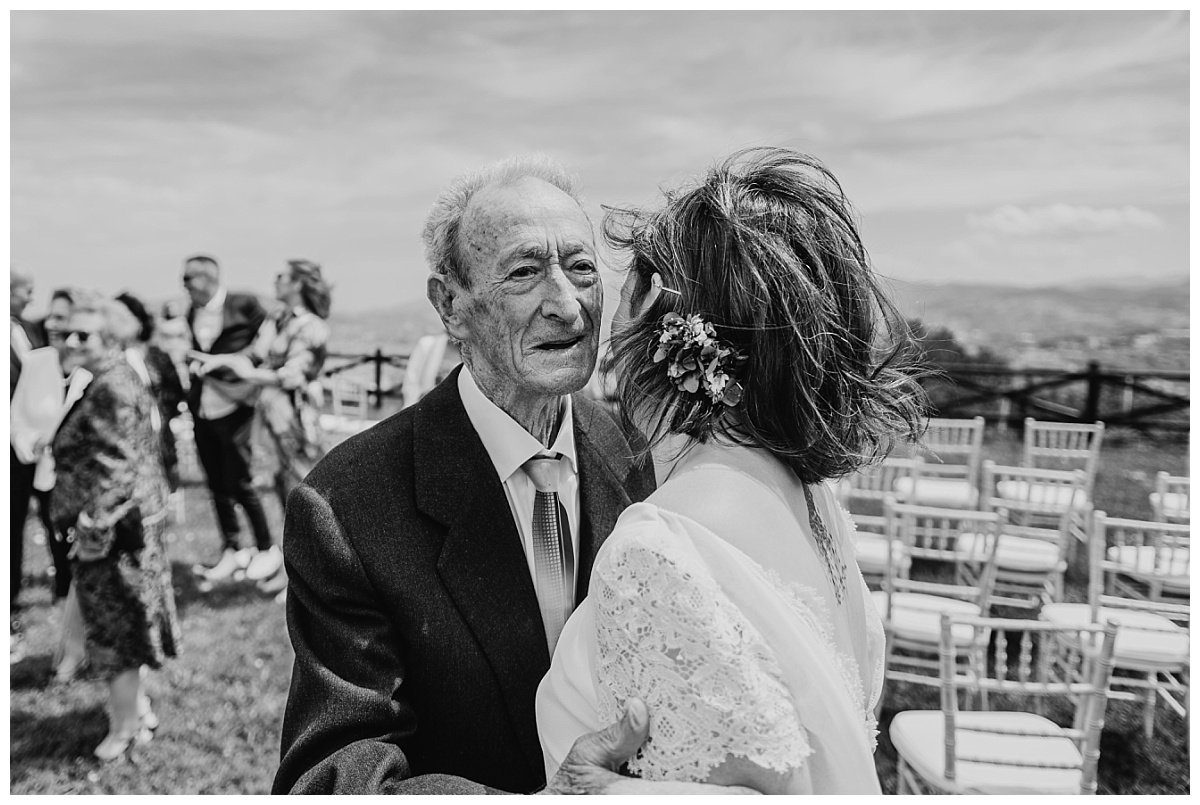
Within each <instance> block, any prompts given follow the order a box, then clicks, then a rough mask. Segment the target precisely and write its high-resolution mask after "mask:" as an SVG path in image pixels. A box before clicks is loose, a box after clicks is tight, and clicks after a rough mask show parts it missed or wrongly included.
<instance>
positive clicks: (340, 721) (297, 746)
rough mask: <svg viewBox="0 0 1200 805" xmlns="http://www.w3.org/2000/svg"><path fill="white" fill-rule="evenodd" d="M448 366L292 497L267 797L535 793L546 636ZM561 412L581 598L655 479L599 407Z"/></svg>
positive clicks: (508, 517)
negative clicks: (282, 697) (601, 555)
mask: <svg viewBox="0 0 1200 805" xmlns="http://www.w3.org/2000/svg"><path fill="white" fill-rule="evenodd" d="M459 371H461V370H460V369H456V370H455V371H454V372H452V373H451V374H450V376H449V377H448V378H447V379H446V380H445V381H443V382H442V383H441V384H440V385H439V386H438V387H437V388H435V389H434V390H433V391H431V392H430V393H429V394H428V395H427V396H426V397H425V398H424V399H422V400H421V401H420V402H419V403H417V404H416V405H414V406H412V407H410V408H407V409H405V410H403V411H401V412H400V413H398V414H396V415H394V416H392V417H390V418H388V419H386V420H384V421H383V422H381V423H380V424H378V425H376V426H375V427H373V428H371V429H370V430H368V431H366V432H365V433H362V434H359V435H358V436H355V437H353V438H351V439H349V440H348V441H346V442H344V443H343V444H341V445H339V446H338V447H337V448H335V449H334V450H332V451H331V452H330V453H329V455H328V456H327V457H326V458H325V459H324V460H323V461H322V462H321V463H320V464H318V465H317V467H316V468H315V469H314V470H313V471H312V473H310V474H309V476H308V477H307V478H306V479H305V482H304V483H303V484H301V485H300V486H298V487H297V488H296V489H295V490H294V491H293V492H292V494H291V496H290V497H289V499H288V508H287V521H286V524H285V526H284V543H283V547H284V555H285V557H286V560H287V573H288V578H289V588H288V604H287V620H288V631H289V633H290V635H291V639H292V646H293V648H294V649H295V651H296V661H295V667H294V670H293V672H292V684H291V691H290V692H289V695H288V703H287V710H286V713H285V715H284V722H283V751H282V763H281V765H280V767H279V771H278V774H277V775H276V777H275V784H274V791H275V793H282V792H288V791H292V792H305V793H364V792H375V793H379V792H404V793H435V792H436V793H451V792H454V793H485V792H486V789H485V788H484V787H483V786H489V787H493V788H496V789H500V790H502V791H509V792H520V793H527V792H530V791H533V790H536V789H538V788H539V787H541V786H542V785H544V783H545V771H544V768H543V763H542V753H541V746H540V744H539V742H538V736H537V726H536V720H535V717H534V693H535V692H536V690H537V686H538V683H539V682H540V681H541V678H542V676H543V675H544V674H545V673H546V671H547V670H548V669H549V666H550V657H549V653H548V652H547V649H546V638H545V632H544V630H543V627H542V620H541V615H540V612H539V610H538V604H537V598H536V596H535V593H534V589H533V581H532V580H531V579H530V575H529V569H528V566H527V565H526V561H525V554H524V551H523V549H522V547H521V542H520V537H519V535H518V532H517V526H516V524H515V523H514V522H513V518H512V513H511V511H510V509H509V506H508V501H507V499H506V498H505V495H504V489H503V487H502V485H501V482H500V479H499V478H498V477H497V476H496V470H495V468H494V467H493V466H492V463H491V460H490V459H489V458H488V454H487V451H486V450H485V448H484V446H483V443H482V442H481V441H480V439H479V437H478V435H477V434H476V432H475V430H474V428H473V427H472V426H471V423H470V420H469V419H468V418H467V413H466V410H465V409H464V408H463V405H462V400H461V398H460V397H459V394H458V385H457V384H458V372H459ZM573 406H574V418H575V440H576V441H575V444H576V450H577V458H578V465H579V476H580V477H579V489H580V511H581V515H582V516H581V528H580V532H581V533H580V546H579V560H580V562H579V589H578V591H577V593H578V594H577V600H580V599H582V598H583V596H584V595H585V594H586V590H587V581H588V576H589V575H590V574H591V569H592V561H593V559H594V558H595V555H596V551H597V550H598V548H599V546H600V543H601V542H602V541H603V540H604V538H605V537H607V536H608V534H609V532H610V531H611V530H612V527H613V525H614V524H615V522H616V519H617V517H618V515H619V514H620V513H621V511H622V510H624V509H625V508H626V507H627V506H628V505H630V504H631V503H633V502H635V501H638V500H642V499H643V498H645V496H646V495H648V494H649V493H650V492H651V491H652V489H653V473H652V472H651V471H650V470H649V468H648V467H642V466H640V465H635V464H634V463H633V462H632V461H631V459H630V455H631V453H632V451H631V449H630V446H629V443H628V442H627V441H626V440H625V438H624V437H623V436H622V434H621V432H620V430H619V429H618V428H617V426H616V424H615V423H614V421H613V420H612V418H611V415H610V414H608V413H607V412H605V411H604V410H603V409H602V408H600V406H598V405H597V404H596V403H594V402H592V401H591V400H589V399H587V398H586V397H583V396H580V395H576V396H575V397H574V398H573ZM445 775H451V776H450V777H447V776H445ZM464 778H465V779H464Z"/></svg>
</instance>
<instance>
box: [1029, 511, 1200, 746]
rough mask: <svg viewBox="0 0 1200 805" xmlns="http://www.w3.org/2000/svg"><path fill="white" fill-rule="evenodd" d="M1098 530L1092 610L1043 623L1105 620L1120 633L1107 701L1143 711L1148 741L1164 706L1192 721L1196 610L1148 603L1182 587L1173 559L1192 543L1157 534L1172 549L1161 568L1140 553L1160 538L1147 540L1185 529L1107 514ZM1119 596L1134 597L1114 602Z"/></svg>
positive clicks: (1057, 608)
mask: <svg viewBox="0 0 1200 805" xmlns="http://www.w3.org/2000/svg"><path fill="white" fill-rule="evenodd" d="M1092 522H1093V525H1092V534H1091V535H1090V537H1089V540H1088V547H1089V550H1088V557H1089V560H1090V561H1089V577H1088V601H1087V603H1086V604H1069V603H1054V604H1047V605H1046V606H1043V607H1042V612H1041V618H1042V619H1043V620H1045V621H1048V622H1050V623H1053V624H1057V625H1060V626H1078V625H1080V624H1086V623H1096V622H1099V621H1100V620H1113V621H1116V622H1117V623H1118V624H1119V625H1120V629H1119V630H1118V632H1117V642H1116V648H1115V649H1114V653H1113V658H1114V659H1113V662H1114V665H1115V668H1116V673H1115V674H1114V676H1113V678H1112V684H1111V687H1112V692H1110V694H1109V696H1110V698H1113V699H1124V700H1132V701H1137V702H1140V703H1141V705H1142V731H1143V733H1144V734H1145V735H1146V737H1147V738H1149V737H1150V736H1152V735H1153V734H1154V721H1155V709H1156V706H1157V702H1158V700H1159V699H1162V700H1163V701H1164V702H1165V703H1166V705H1167V706H1168V707H1169V708H1170V709H1171V710H1173V711H1174V712H1175V713H1176V714H1178V715H1179V716H1181V717H1182V718H1185V719H1186V718H1187V716H1188V690H1189V687H1190V679H1189V677H1190V672H1191V654H1190V650H1189V646H1190V621H1191V608H1190V606H1189V605H1188V604H1186V603H1179V602H1172V601H1166V600H1162V599H1161V598H1160V599H1158V600H1154V599H1152V598H1149V597H1147V595H1148V593H1149V591H1151V590H1156V589H1157V590H1161V589H1162V588H1164V587H1167V586H1168V585H1171V584H1178V583H1179V581H1180V578H1179V576H1178V575H1177V571H1178V570H1179V569H1180V568H1179V567H1178V566H1176V565H1174V564H1173V562H1172V557H1177V556H1179V554H1178V553H1177V552H1178V551H1179V550H1181V549H1182V548H1184V547H1186V546H1184V545H1181V544H1179V541H1180V540H1187V538H1186V537H1183V536H1181V535H1180V534H1179V533H1178V532H1177V531H1172V533H1171V534H1170V535H1164V534H1163V533H1162V532H1159V537H1158V538H1157V541H1158V544H1159V545H1162V544H1169V545H1170V546H1171V547H1170V548H1169V549H1168V552H1166V553H1164V554H1162V561H1161V562H1160V561H1159V559H1158V554H1157V553H1156V554H1154V555H1153V556H1152V555H1149V554H1146V553H1143V552H1142V549H1144V548H1145V547H1147V546H1149V547H1151V548H1155V547H1156V538H1152V537H1150V538H1148V537H1146V536H1145V535H1146V534H1148V533H1153V532H1154V529H1172V530H1174V529H1179V528H1182V526H1179V525H1171V524H1166V523H1149V522H1145V521H1133V520H1120V519H1116V518H1108V517H1107V516H1106V515H1105V514H1104V512H1096V513H1095V514H1094V515H1093V520H1092ZM1110 533H1111V534H1112V535H1113V539H1110V538H1109V536H1110ZM1137 533H1140V534H1142V537H1141V539H1140V540H1135V539H1132V538H1130V536H1129V535H1130V534H1137ZM1128 548H1136V549H1138V552H1137V553H1134V554H1130V553H1129V552H1128V551H1126V550H1125V549H1128ZM1147 557H1150V558H1151V559H1153V561H1148V560H1147ZM1159 574H1161V576H1162V578H1161V579H1160V580H1157V581H1156V580H1155V579H1154V578H1153V576H1154V575H1159ZM1184 580H1186V576H1185V577H1184ZM1133 581H1135V582H1136V583H1131V582H1133ZM1118 591H1124V592H1127V593H1130V592H1132V593H1134V594H1133V595H1128V594H1127V595H1117V594H1115V593H1116V592H1118Z"/></svg>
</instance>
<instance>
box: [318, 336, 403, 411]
mask: <svg viewBox="0 0 1200 805" xmlns="http://www.w3.org/2000/svg"><path fill="white" fill-rule="evenodd" d="M408 356H409V353H407V352H398V353H394V354H385V353H384V351H383V350H381V349H377V350H375V351H374V352H372V353H368V354H362V353H356V352H330V353H329V354H328V355H327V356H326V362H325V368H324V369H323V370H322V372H321V377H322V378H330V377H335V376H337V375H340V374H342V373H344V372H347V371H349V370H351V369H354V368H356V367H359V366H364V365H368V364H369V365H370V366H371V367H372V372H371V376H372V377H373V379H374V382H372V383H368V384H367V395H368V396H369V397H370V400H371V404H372V405H373V406H374V407H376V408H379V407H380V406H382V405H383V399H384V397H399V396H400V386H401V384H400V383H393V384H391V385H386V386H385V385H384V378H383V368H384V367H385V366H390V367H394V368H396V369H398V370H400V371H401V372H403V371H404V369H405V368H406V367H407V366H408Z"/></svg>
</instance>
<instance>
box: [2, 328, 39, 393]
mask: <svg viewBox="0 0 1200 805" xmlns="http://www.w3.org/2000/svg"><path fill="white" fill-rule="evenodd" d="M17 323H18V324H20V325H21V329H22V330H24V331H25V337H26V338H28V339H29V345H30V346H31V347H33V348H34V349H37V348H38V347H44V346H46V344H47V343H49V342H48V341H47V340H46V327H45V325H43V324H42V323H41V322H40V321H29V320H27V319H21V318H18V319H17ZM8 361H9V363H8V366H9V370H8V399H10V400H11V399H12V396H13V392H14V391H16V390H17V380H18V379H19V378H20V377H21V359H20V358H19V357H17V351H16V350H15V349H13V346H12V344H11V343H9V345H8Z"/></svg>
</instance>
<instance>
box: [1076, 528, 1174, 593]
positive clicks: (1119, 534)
mask: <svg viewBox="0 0 1200 805" xmlns="http://www.w3.org/2000/svg"><path fill="white" fill-rule="evenodd" d="M1097 522H1098V523H1099V529H1098V531H1097V532H1096V533H1099V534H1100V535H1102V536H1103V538H1104V540H1105V543H1106V548H1105V552H1104V564H1103V566H1102V569H1103V570H1104V571H1105V572H1106V576H1105V582H1106V588H1105V592H1106V593H1109V594H1114V593H1116V594H1120V595H1123V596H1125V597H1126V598H1144V599H1147V600H1150V601H1175V602H1180V603H1183V602H1187V601H1188V600H1190V598H1191V557H1192V547H1191V546H1192V539H1191V526H1190V525H1188V524H1187V523H1162V522H1150V521H1148V520H1129V519H1125V518H1117V517H1103V518H1101V519H1100V520H1098V521H1097Z"/></svg>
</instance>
